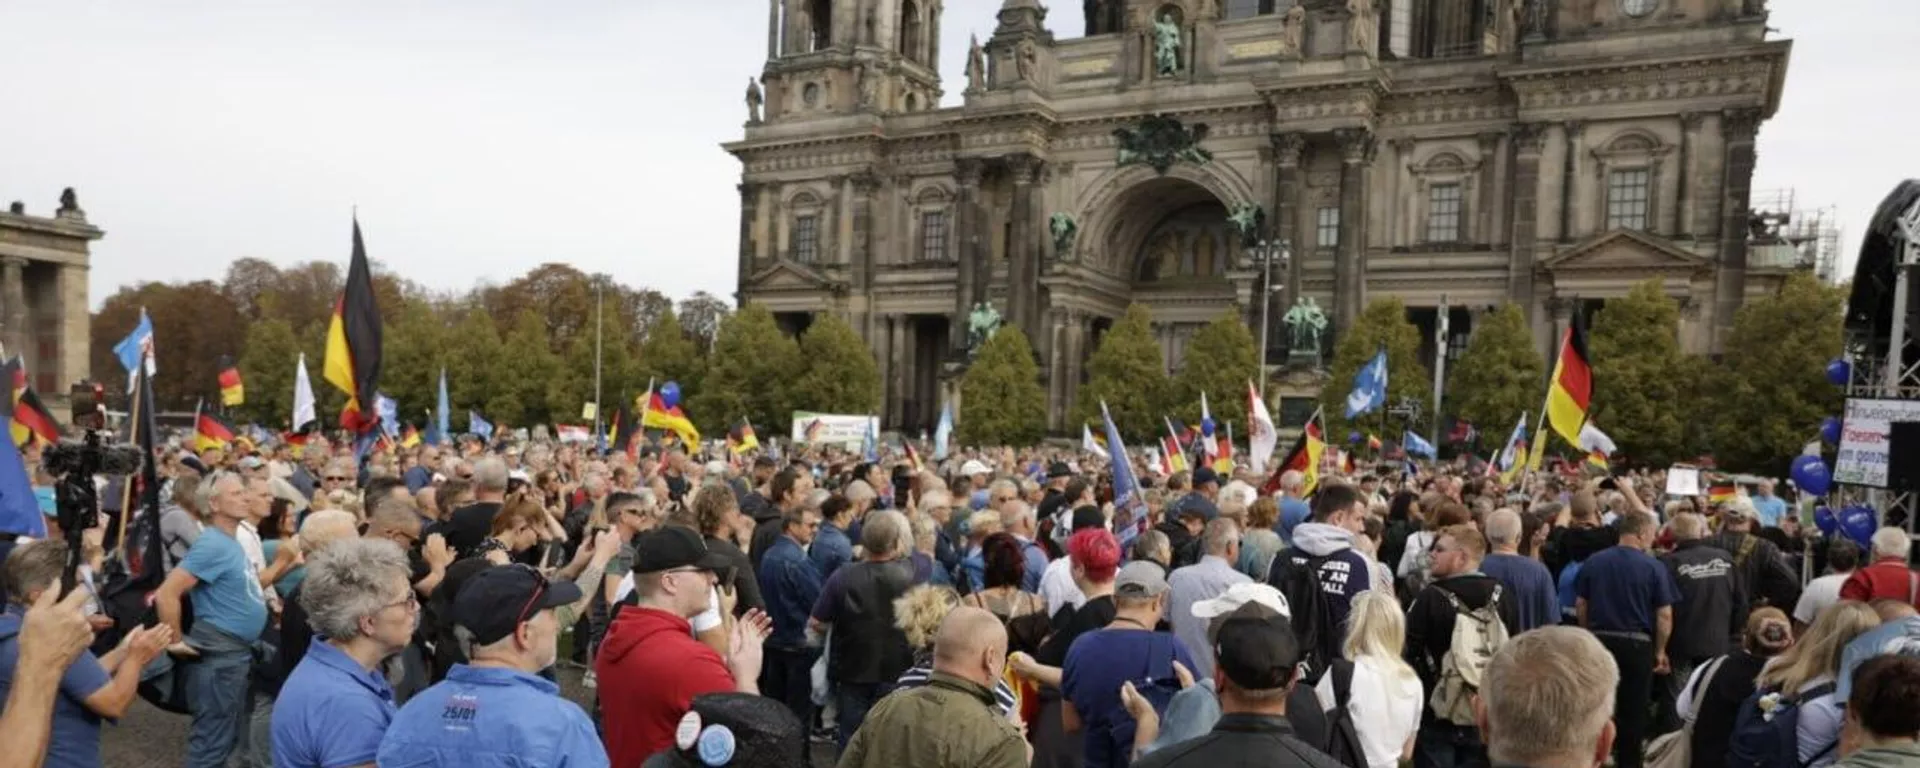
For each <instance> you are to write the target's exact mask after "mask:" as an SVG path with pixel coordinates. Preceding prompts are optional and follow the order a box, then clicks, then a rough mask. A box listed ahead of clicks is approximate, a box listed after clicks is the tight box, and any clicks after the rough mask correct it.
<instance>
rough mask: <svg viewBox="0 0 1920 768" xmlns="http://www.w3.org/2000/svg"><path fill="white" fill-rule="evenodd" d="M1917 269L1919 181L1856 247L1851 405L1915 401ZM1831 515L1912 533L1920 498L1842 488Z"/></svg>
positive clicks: (1919, 378) (1908, 185) (1919, 354)
mask: <svg viewBox="0 0 1920 768" xmlns="http://www.w3.org/2000/svg"><path fill="white" fill-rule="evenodd" d="M1915 265H1920V180H1914V179H1909V180H1907V181H1904V182H1901V183H1900V185H1899V186H1897V187H1895V188H1894V190H1893V193H1892V194H1889V195H1888V196H1887V198H1886V199H1885V200H1884V201H1882V202H1881V203H1880V208H1879V210H1877V211H1876V212H1875V213H1874V216H1873V221H1872V223H1871V224H1870V225H1869V227H1868V229H1867V232H1866V235H1865V237H1864V238H1862V239H1861V242H1860V260H1859V263H1857V264H1855V265H1854V273H1853V292H1852V295H1851V296H1850V297H1849V299H1848V301H1847V317H1846V344H1847V352H1846V355H1847V359H1848V360H1849V361H1850V362H1851V363H1852V371H1853V372H1852V380H1851V381H1850V382H1849V383H1848V385H1847V388H1846V392H1847V397H1849V398H1875V399H1884V400H1920V345H1916V344H1915V343H1914V339H1913V335H1914V329H1915V327H1916V325H1920V311H1916V310H1920V300H1916V299H1917V297H1916V296H1915V291H1914V290H1913V288H1912V286H1911V285H1910V283H1911V282H1912V272H1913V268H1914V267H1915ZM1827 503H1828V506H1829V507H1830V508H1832V509H1834V510H1835V511H1838V510H1840V509H1844V508H1845V507H1846V506H1847V505H1850V504H1867V505H1870V506H1872V507H1873V508H1874V509H1876V510H1878V511H1879V512H1880V515H1881V521H1882V522H1881V524H1882V525H1897V526H1900V527H1903V528H1905V529H1907V531H1908V533H1909V534H1913V533H1915V532H1916V524H1920V492H1916V491H1915V490H1912V489H1908V490H1889V489H1883V488H1875V487H1870V486H1863V485H1839V486H1836V489H1835V490H1834V492H1833V493H1832V494H1831V498H1829V499H1828V501H1827Z"/></svg>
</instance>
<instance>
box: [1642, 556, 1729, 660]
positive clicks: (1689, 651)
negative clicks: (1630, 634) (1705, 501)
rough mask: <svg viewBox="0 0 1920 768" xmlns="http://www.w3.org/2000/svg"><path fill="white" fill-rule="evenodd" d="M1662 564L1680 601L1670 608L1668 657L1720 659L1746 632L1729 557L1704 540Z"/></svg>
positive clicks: (1669, 557) (1663, 559) (1663, 560)
mask: <svg viewBox="0 0 1920 768" xmlns="http://www.w3.org/2000/svg"><path fill="white" fill-rule="evenodd" d="M1660 562H1662V563H1665V564H1666V565H1667V570H1668V571H1669V572H1671V573H1672V574H1673V583H1674V585H1675V586H1676V587H1678V588H1679V590H1680V602H1678V603H1675V604H1674V606H1673V637H1672V638H1670V639H1669V640H1668V641H1667V655H1668V656H1670V657H1672V658H1674V659H1679V660H1698V659H1707V658H1712V657H1714V656H1719V655H1721V654H1724V653H1726V652H1727V651H1729V650H1731V648H1730V640H1731V639H1732V638H1733V637H1735V636H1737V635H1739V634H1740V633H1741V631H1742V630H1743V629H1745V624H1746V619H1747V602H1746V599H1745V598H1744V597H1743V596H1742V595H1741V592H1740V587H1739V584H1738V580H1737V579H1736V578H1735V576H1734V567H1733V556H1732V555H1729V554H1727V553H1726V551H1725V550H1722V549H1719V548H1717V547H1713V546H1709V545H1708V544H1707V542H1705V541H1686V542H1681V543H1680V544H1679V546H1677V547H1675V548H1674V550H1673V551H1672V552H1670V553H1667V554H1666V555H1663V556H1661V558H1660Z"/></svg>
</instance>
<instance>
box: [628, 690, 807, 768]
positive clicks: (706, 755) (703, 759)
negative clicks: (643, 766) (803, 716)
mask: <svg viewBox="0 0 1920 768" xmlns="http://www.w3.org/2000/svg"><path fill="white" fill-rule="evenodd" d="M806 749H807V731H806V729H805V728H803V727H801V725H800V719H799V718H797V717H794V715H793V712H792V711H791V710H789V709H787V707H786V705H785V704H781V703H780V702H779V700H777V699H770V698H767V697H765V696H760V695H757V694H751V693H732V692H728V693H708V694H703V695H700V696H695V697H694V698H693V706H692V708H691V709H689V710H688V711H687V713H686V714H685V715H682V716H681V717H680V725H679V727H677V728H675V729H674V743H673V746H672V747H669V748H668V749H667V751H665V752H662V753H661V756H662V758H663V759H664V760H665V762H664V765H667V766H671V767H672V768H681V766H686V767H687V768H713V767H714V766H726V767H727V768H760V767H761V766H766V768H774V767H775V766H788V765H793V764H794V763H795V761H796V760H797V759H798V758H799V756H800V755H802V754H805V752H806ZM648 764H649V765H651V764H652V763H648Z"/></svg>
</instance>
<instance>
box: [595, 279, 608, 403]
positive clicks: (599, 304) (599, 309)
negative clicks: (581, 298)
mask: <svg viewBox="0 0 1920 768" xmlns="http://www.w3.org/2000/svg"><path fill="white" fill-rule="evenodd" d="M606 283H607V281H606V277H605V276H604V275H596V276H595V277H594V280H593V433H594V434H596V435H598V434H601V432H600V349H601V336H602V328H603V327H604V326H605V322H604V319H605V317H606V301H605V299H604V298H603V297H602V295H601V293H602V289H603V288H605V287H606Z"/></svg>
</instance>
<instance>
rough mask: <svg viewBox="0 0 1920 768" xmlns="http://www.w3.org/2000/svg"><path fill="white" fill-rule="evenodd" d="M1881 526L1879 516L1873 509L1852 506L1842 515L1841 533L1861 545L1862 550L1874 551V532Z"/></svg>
mask: <svg viewBox="0 0 1920 768" xmlns="http://www.w3.org/2000/svg"><path fill="white" fill-rule="evenodd" d="M1879 526H1880V520H1879V516H1878V515H1875V514H1874V512H1873V507H1868V506H1863V505H1857V506H1851V507H1847V508H1846V510H1845V511H1843V512H1841V513H1840V532H1841V533H1844V534H1846V536H1847V538H1849V539H1852V540H1853V541H1854V543H1856V544H1859V545H1860V547H1861V548H1862V549H1867V550H1871V549H1872V547H1873V532H1874V531H1875V530H1877V529H1878V528H1879Z"/></svg>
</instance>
